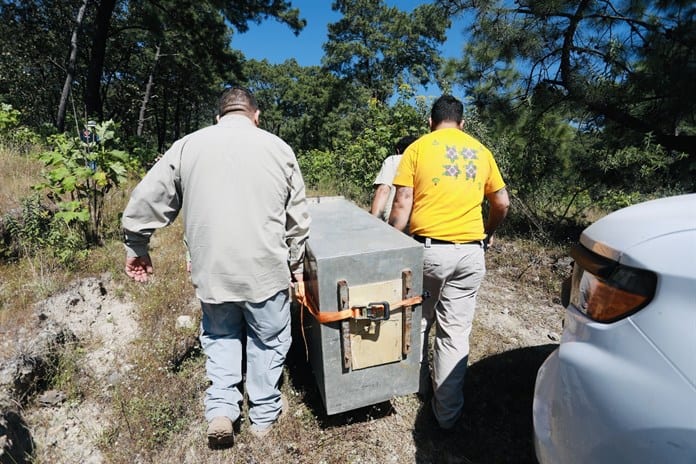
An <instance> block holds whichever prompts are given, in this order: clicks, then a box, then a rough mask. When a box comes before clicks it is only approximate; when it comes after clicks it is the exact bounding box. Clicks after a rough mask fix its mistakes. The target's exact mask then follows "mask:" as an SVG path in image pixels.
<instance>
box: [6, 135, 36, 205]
mask: <svg viewBox="0 0 696 464" xmlns="http://www.w3.org/2000/svg"><path fill="white" fill-rule="evenodd" d="M40 172H41V163H40V162H39V161H38V160H36V159H34V158H33V157H30V156H19V155H18V154H17V153H16V152H15V151H13V150H11V149H9V148H6V147H4V146H2V145H0V213H5V212H7V211H10V210H12V209H14V208H17V207H18V206H19V205H20V200H21V199H22V198H23V197H25V196H27V195H28V194H29V193H30V192H31V188H30V187H31V186H32V185H33V184H35V183H36V182H37V181H38V180H39V173H40Z"/></svg>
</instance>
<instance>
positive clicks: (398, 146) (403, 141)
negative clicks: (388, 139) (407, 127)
mask: <svg viewBox="0 0 696 464" xmlns="http://www.w3.org/2000/svg"><path fill="white" fill-rule="evenodd" d="M416 140H418V137H414V136H413V135H407V136H406V137H401V138H400V139H399V140H398V141H397V142H396V143H395V144H394V149H395V150H396V153H397V154H399V155H400V154H402V153H403V152H405V151H406V149H407V148H408V146H409V145H411V144H412V143H413V142H415V141H416Z"/></svg>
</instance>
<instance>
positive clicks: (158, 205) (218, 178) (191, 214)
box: [122, 114, 310, 303]
mask: <svg viewBox="0 0 696 464" xmlns="http://www.w3.org/2000/svg"><path fill="white" fill-rule="evenodd" d="M182 209H183V218H184V228H185V234H186V240H187V242H188V246H189V251H190V254H191V264H192V272H191V280H192V282H193V285H194V287H195V288H196V294H197V296H198V298H200V299H201V300H202V301H204V302H207V303H222V302H228V301H250V302H261V301H264V300H266V299H268V298H270V297H271V296H273V295H274V294H276V293H277V292H278V291H280V290H283V289H285V288H288V285H289V283H290V273H291V272H292V273H302V270H303V267H302V266H303V259H304V250H305V242H306V240H307V237H308V236H309V225H310V218H309V214H308V212H307V202H306V199H305V186H304V181H303V179H302V175H301V173H300V169H299V166H298V164H297V159H296V158H295V154H294V153H293V151H292V149H291V148H290V147H289V146H288V145H287V144H286V143H285V142H283V140H281V139H280V138H278V137H276V136H275V135H273V134H271V133H269V132H266V131H264V130H262V129H259V128H258V127H256V126H255V125H254V123H253V122H252V121H251V120H250V119H248V118H246V117H245V116H241V115H234V114H228V115H226V116H224V117H223V118H221V119H220V122H219V123H218V124H216V125H214V126H211V127H207V128H205V129H201V130H199V131H197V132H194V133H192V134H189V135H187V136H186V137H184V138H182V139H180V140H178V141H176V142H175V143H174V144H173V145H172V147H171V148H170V149H169V150H168V151H167V152H166V153H165V154H164V156H163V157H162V159H160V160H159V161H158V162H157V163H156V164H155V165H154V166H153V167H152V169H150V171H149V172H148V173H147V175H146V176H145V177H144V178H143V179H142V181H141V182H140V183H139V184H138V186H137V187H136V188H135V189H134V190H133V193H132V194H131V198H130V201H129V203H128V206H127V207H126V209H125V211H124V213H123V218H122V226H123V229H124V233H125V240H124V241H125V246H126V251H127V254H128V256H143V255H145V254H147V253H148V244H149V240H150V237H151V235H152V233H153V232H154V230H155V229H157V228H160V227H164V226H167V225H169V224H171V223H172V222H173V221H174V219H176V217H177V215H178V213H179V211H180V210H182Z"/></svg>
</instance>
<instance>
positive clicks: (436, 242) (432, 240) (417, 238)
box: [413, 235, 481, 245]
mask: <svg viewBox="0 0 696 464" xmlns="http://www.w3.org/2000/svg"><path fill="white" fill-rule="evenodd" d="M413 239H414V240H415V241H417V242H420V243H425V241H426V239H429V240H430V243H431V244H432V245H474V244H475V245H480V244H481V240H476V241H473V242H449V241H447V240H440V239H437V238H430V237H423V236H422V235H414V236H413Z"/></svg>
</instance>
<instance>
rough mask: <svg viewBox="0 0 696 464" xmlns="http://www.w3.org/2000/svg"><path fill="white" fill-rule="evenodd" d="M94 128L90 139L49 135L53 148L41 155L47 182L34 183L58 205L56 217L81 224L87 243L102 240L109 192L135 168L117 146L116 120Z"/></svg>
mask: <svg viewBox="0 0 696 464" xmlns="http://www.w3.org/2000/svg"><path fill="white" fill-rule="evenodd" d="M94 131H95V134H96V141H89V142H87V141H83V140H81V139H80V138H77V137H69V136H67V135H65V134H58V135H54V136H52V137H49V142H50V144H51V145H52V147H53V148H52V149H51V150H50V151H46V152H43V153H41V155H39V159H40V160H41V161H42V162H43V164H44V166H45V167H46V170H45V172H44V173H43V178H44V182H42V183H39V184H37V185H35V186H34V188H35V189H36V190H40V191H44V192H46V193H47V195H48V197H49V198H50V199H51V200H52V201H53V202H54V203H55V204H56V207H57V212H56V214H55V218H56V219H57V220H62V221H63V222H64V223H65V224H66V225H68V226H75V225H76V226H78V227H79V228H80V229H81V231H82V235H83V239H84V240H85V242H86V243H87V244H88V245H92V244H99V243H100V242H101V241H102V238H103V237H102V226H103V221H104V218H103V212H104V201H105V197H106V194H107V193H108V192H109V191H110V190H112V189H113V188H115V187H118V186H119V185H121V183H122V182H124V181H125V180H126V176H127V173H128V171H129V169H133V168H134V164H133V162H132V160H131V159H130V158H129V156H128V153H126V152H125V151H123V150H120V149H118V148H117V147H118V146H119V141H118V139H117V138H116V136H115V124H114V122H113V121H107V122H105V123H102V124H99V125H97V126H96V127H95V129H94ZM135 164H136V165H137V163H135Z"/></svg>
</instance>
